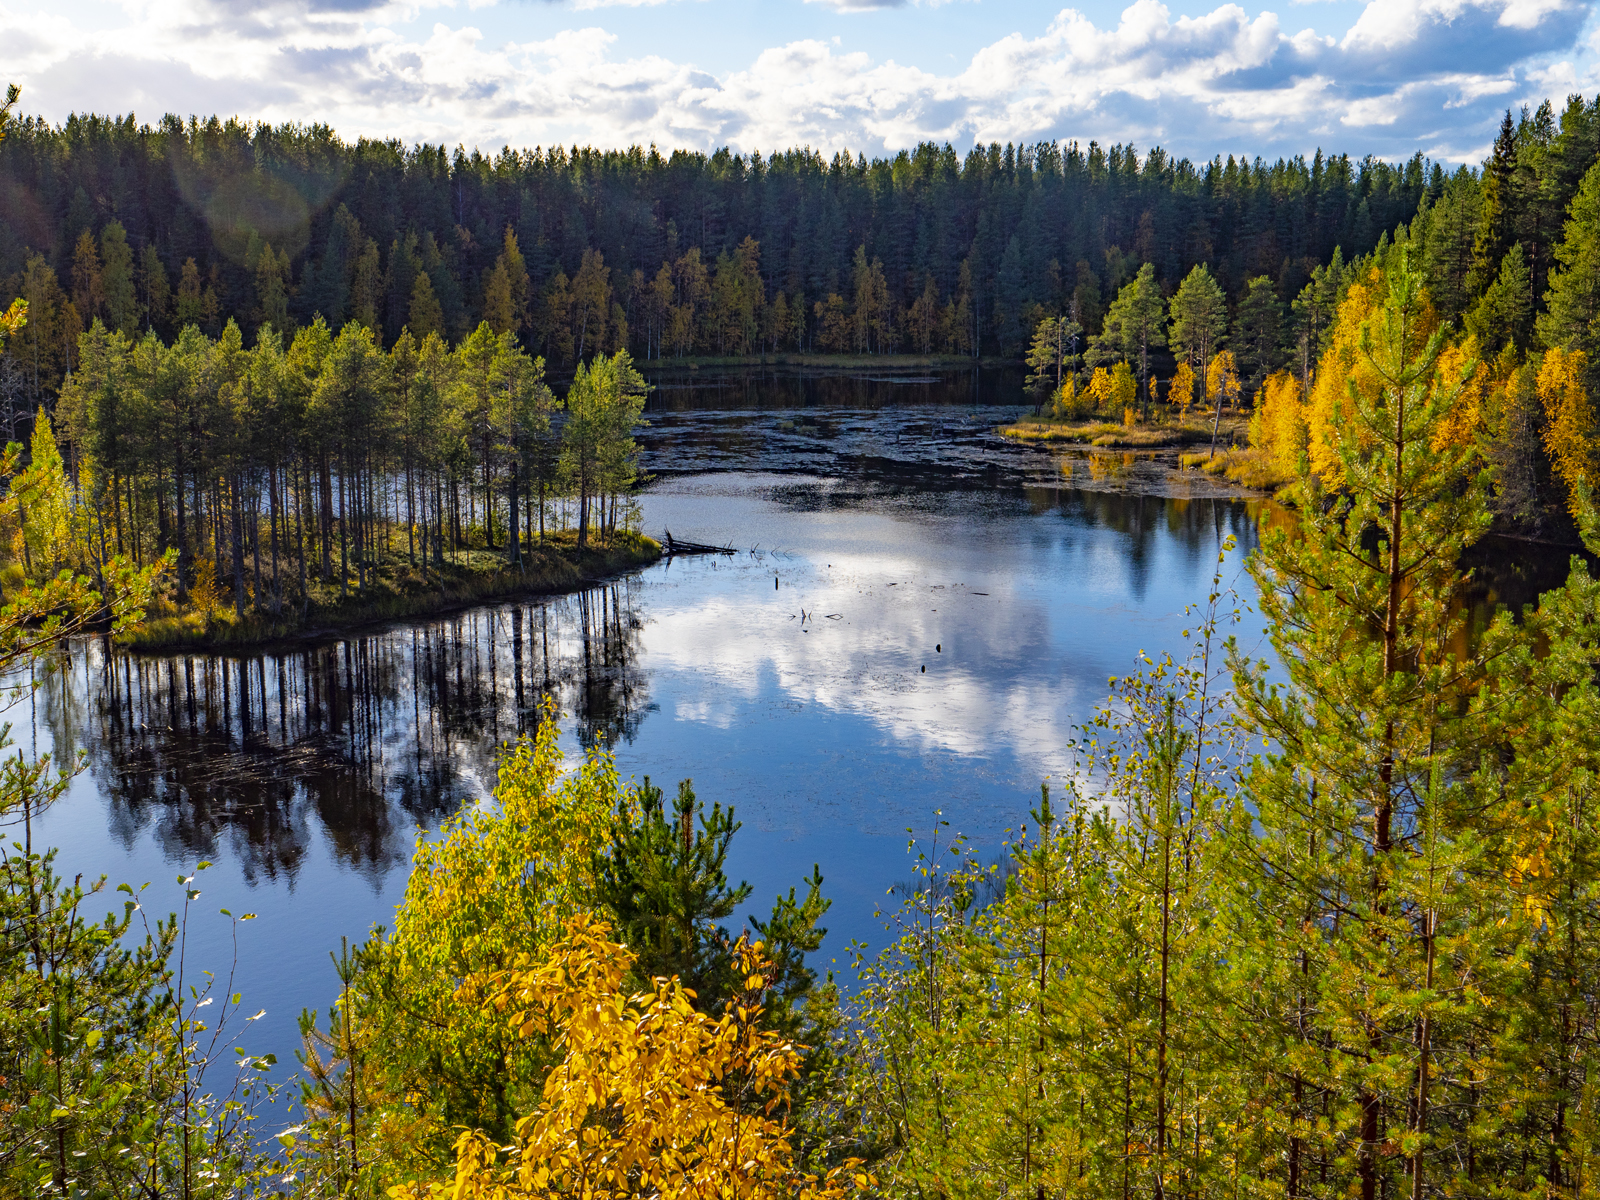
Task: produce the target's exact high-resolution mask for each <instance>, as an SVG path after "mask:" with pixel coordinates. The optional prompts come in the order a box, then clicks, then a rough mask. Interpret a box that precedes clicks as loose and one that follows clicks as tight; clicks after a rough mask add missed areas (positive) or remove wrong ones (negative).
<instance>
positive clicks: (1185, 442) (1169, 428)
mask: <svg viewBox="0 0 1600 1200" xmlns="http://www.w3.org/2000/svg"><path fill="white" fill-rule="evenodd" d="M1236 426H1238V427H1241V428H1242V426H1243V421H1242V419H1240V420H1231V421H1230V420H1224V421H1223V423H1222V428H1221V430H1219V431H1218V434H1217V438H1218V440H1219V441H1224V440H1228V439H1231V438H1232V436H1233V434H1234V431H1235V427H1236ZM997 432H999V434H1000V435H1001V436H1002V437H1007V438H1010V439H1011V440H1012V441H1017V442H1069V443H1074V444H1077V445H1083V446H1105V447H1111V448H1122V449H1153V448H1157V447H1161V446H1192V445H1195V444H1197V443H1200V442H1207V443H1209V442H1210V441H1211V422H1210V421H1204V422H1201V421H1195V420H1190V421H1179V422H1177V423H1175V424H1171V425H1123V424H1121V423H1120V422H1113V421H1100V420H1094V421H1068V420H1061V419H1058V418H1054V417H1041V418H1036V419H1035V418H1030V419H1027V420H1022V421H1016V422H1013V423H1012V424H1010V425H1002V426H1000V428H999V430H998V431H997Z"/></svg>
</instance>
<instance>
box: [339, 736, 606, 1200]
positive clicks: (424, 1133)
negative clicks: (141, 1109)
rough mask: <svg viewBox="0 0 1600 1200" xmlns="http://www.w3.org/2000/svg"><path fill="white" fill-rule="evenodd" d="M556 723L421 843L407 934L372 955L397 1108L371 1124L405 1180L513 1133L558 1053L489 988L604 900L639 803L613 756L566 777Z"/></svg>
mask: <svg viewBox="0 0 1600 1200" xmlns="http://www.w3.org/2000/svg"><path fill="white" fill-rule="evenodd" d="M554 718H555V713H554V710H553V709H552V708H551V707H550V706H549V705H546V707H545V709H544V710H543V713H542V719H541V721H540V724H539V728H538V732H537V734H536V735H535V737H534V739H533V740H532V742H531V743H529V742H527V741H524V742H521V743H519V744H517V745H515V746H512V747H509V748H508V749H507V750H506V751H505V753H504V754H503V755H502V757H501V759H500V764H499V767H500V770H499V780H498V783H497V785H496V787H495V803H494V804H492V805H485V806H481V807H473V808H469V809H467V810H465V811H463V812H462V813H461V814H460V815H458V816H456V817H455V818H453V819H452V820H450V821H449V822H447V823H446V824H445V826H444V828H443V830H442V831H441V834H440V835H438V836H434V837H432V838H425V839H420V840H419V841H418V844H417V850H416V854H415V857H414V858H413V860H412V861H413V869H412V874H411V879H410V881H409V883H408V884H407V886H406V893H405V898H404V900H403V901H402V902H401V904H400V905H399V907H398V908H397V910H396V916H395V927H394V930H393V932H391V933H387V934H385V935H384V936H382V937H380V938H375V939H374V940H373V942H372V943H370V944H369V945H368V946H367V947H366V948H364V949H363V951H362V954H363V957H364V962H363V970H362V971H361V972H360V974H359V987H360V989H361V994H359V995H358V996H356V997H355V999H354V1002H355V1003H356V1004H357V1005H358V1018H359V1019H358V1021H357V1023H356V1026H357V1029H358V1039H359V1040H360V1042H361V1043H362V1046H361V1047H355V1048H353V1049H354V1051H355V1052H356V1053H360V1052H362V1050H363V1048H364V1049H365V1051H366V1052H367V1053H368V1054H369V1055H370V1056H371V1059H372V1060H373V1061H372V1062H371V1065H370V1066H369V1067H368V1068H367V1069H366V1074H367V1078H368V1081H369V1085H370V1087H371V1089H372V1092H373V1094H372V1096H371V1101H370V1102H371V1107H372V1108H373V1109H375V1110H378V1111H379V1112H381V1113H382V1120H381V1123H380V1127H379V1128H376V1129H372V1130H368V1131H367V1132H368V1133H370V1134H371V1136H372V1137H374V1138H376V1139H377V1140H378V1141H379V1142H380V1143H381V1146H380V1147H379V1149H380V1151H381V1155H382V1157H384V1158H385V1159H386V1160H387V1161H388V1162H389V1163H391V1164H392V1165H393V1167H394V1168H395V1169H396V1171H397V1172H399V1173H401V1174H409V1175H413V1176H414V1175H416V1174H421V1173H425V1172H428V1171H432V1170H437V1169H439V1168H441V1167H443V1165H444V1164H445V1163H446V1162H448V1161H449V1157H450V1147H451V1144H452V1142H453V1141H454V1140H455V1137H456V1133H457V1132H458V1131H459V1130H460V1129H461V1128H462V1127H466V1128H471V1129H476V1130H480V1131H483V1132H485V1133H486V1134H488V1135H491V1136H494V1137H498V1138H500V1139H501V1140H505V1139H508V1138H509V1137H510V1136H511V1133H512V1130H513V1128H514V1125H515V1121H516V1116H517V1114H518V1113H519V1112H522V1111H525V1110H526V1109H527V1107H528V1106H529V1105H530V1104H531V1103H532V1102H533V1101H534V1100H535V1099H536V1098H537V1096H538V1095H539V1091H540V1087H541V1084H542V1080H543V1077H544V1076H543V1072H544V1070H545V1069H546V1068H547V1067H548V1066H549V1064H550V1061H551V1058H550V1052H549V1049H548V1047H542V1046H541V1045H540V1044H539V1043H538V1042H537V1041H535V1040H530V1039H527V1038H519V1037H516V1036H514V1035H513V1033H512V1032H511V1031H508V1030H507V1028H506V1025H505V1022H504V1021H503V1020H502V1019H500V1018H499V1017H498V1016H496V1015H495V1014H494V1013H493V1012H492V1011H490V1010H489V1009H488V1008H486V1007H485V1005H484V1003H482V1001H484V1000H486V999H488V995H487V993H484V994H482V995H479V994H478V993H476V992H475V991H474V989H475V988H476V987H477V986H478V984H477V983H475V982H473V981H483V980H487V979H490V978H492V977H493V976H495V975H496V973H500V972H505V971H509V970H510V969H512V967H513V966H514V965H515V964H516V963H517V962H518V961H519V960H525V959H527V958H528V957H529V956H538V955H541V954H543V953H544V952H545V951H546V950H547V949H548V948H549V947H551V946H553V945H555V944H557V943H558V942H559V941H560V940H561V938H562V937H563V931H564V928H565V924H566V922H567V920H568V919H569V918H571V917H572V916H573V915H575V914H577V913H580V912H586V911H588V910H589V909H590V908H591V907H592V906H593V903H594V895H593V890H594V877H593V866H594V862H595V859H596V856H597V855H598V854H599V853H600V852H601V851H602V849H603V848H604V846H605V845H606V844H607V843H608V840H609V838H610V835H611V830H612V828H613V823H614V822H615V821H616V820H617V819H618V813H619V808H620V810H621V811H622V812H624V813H625V812H627V811H628V808H629V806H630V805H631V804H632V802H633V796H632V792H631V791H630V790H628V789H625V788H624V786H623V785H622V783H621V782H620V781H619V779H618V777H617V772H616V767H615V764H614V763H613V762H612V760H611V757H610V756H609V755H608V754H606V753H604V752H603V751H600V750H595V751H592V752H591V753H590V754H589V755H588V756H587V757H586V758H585V760H584V762H583V764H582V765H581V766H580V767H579V769H577V770H576V771H570V772H563V768H562V754H561V751H560V748H559V747H558V746H557V743H556V722H555V719H554ZM463 980H466V981H468V982H467V984H466V985H465V986H462V985H461V981H463ZM463 1001H466V1003H463ZM377 1047H382V1048H383V1049H382V1053H381V1055H380V1054H377V1053H376V1052H375V1048H377Z"/></svg>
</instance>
